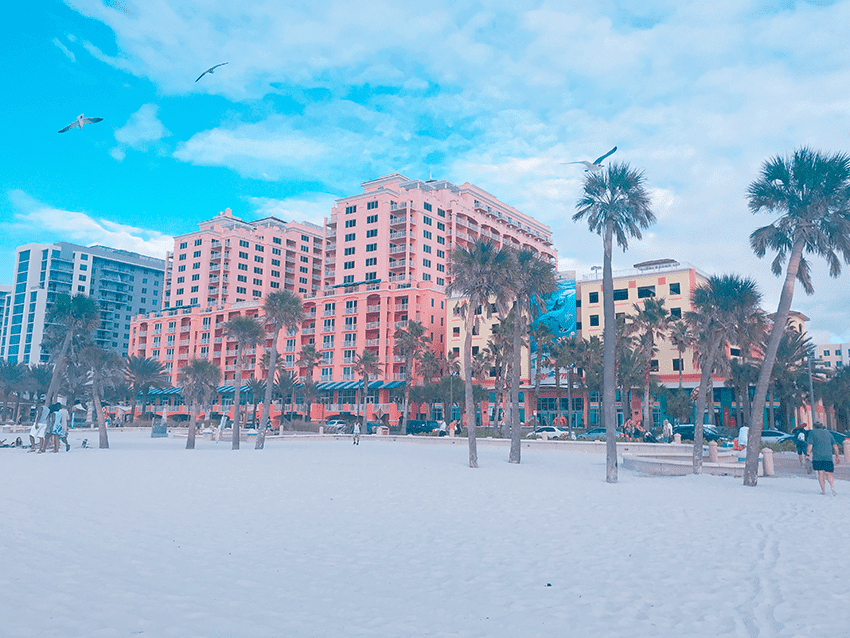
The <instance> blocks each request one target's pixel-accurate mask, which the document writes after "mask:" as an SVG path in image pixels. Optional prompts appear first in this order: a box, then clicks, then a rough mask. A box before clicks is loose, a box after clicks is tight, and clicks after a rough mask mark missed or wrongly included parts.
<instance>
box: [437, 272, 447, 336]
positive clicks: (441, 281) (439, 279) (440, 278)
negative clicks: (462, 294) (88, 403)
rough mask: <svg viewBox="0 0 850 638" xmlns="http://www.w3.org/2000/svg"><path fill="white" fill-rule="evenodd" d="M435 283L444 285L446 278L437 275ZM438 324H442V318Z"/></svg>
mask: <svg viewBox="0 0 850 638" xmlns="http://www.w3.org/2000/svg"><path fill="white" fill-rule="evenodd" d="M437 285H438V286H445V285H446V280H445V279H443V278H442V277H437ZM440 325H441V326H442V325H443V320H442V319H440ZM442 338H443V337H442V336H441V337H440V339H442Z"/></svg>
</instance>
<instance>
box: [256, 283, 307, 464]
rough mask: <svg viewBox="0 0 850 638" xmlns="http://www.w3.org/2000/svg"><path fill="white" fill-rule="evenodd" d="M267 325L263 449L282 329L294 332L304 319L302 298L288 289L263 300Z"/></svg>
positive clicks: (260, 444) (259, 439)
mask: <svg viewBox="0 0 850 638" xmlns="http://www.w3.org/2000/svg"><path fill="white" fill-rule="evenodd" d="M263 313H264V314H265V321H266V327H269V326H271V329H272V333H273V334H272V342H271V349H270V356H269V374H268V378H267V381H268V383H266V396H265V397H264V399H263V423H262V425H261V426H260V429H259V431H258V432H257V443H256V445H255V448H256V449H258V450H262V449H263V446H264V445H265V442H266V427H267V426H268V424H269V422H270V417H271V414H270V413H269V411H270V410H271V405H272V389H273V386H274V376H275V369H276V367H277V341H278V338H279V337H280V331H281V330H283V329H284V328H287V329H288V330H290V331H292V332H294V331H295V330H296V329H297V328H298V325H299V324H300V323H301V322H302V321H304V306H303V305H302V304H301V299H300V298H298V297H297V296H295V295H294V294H293V293H291V292H289V291H288V290H281V291H279V292H273V293H271V294H270V295H269V296H267V297H266V300H265V301H264V302H263Z"/></svg>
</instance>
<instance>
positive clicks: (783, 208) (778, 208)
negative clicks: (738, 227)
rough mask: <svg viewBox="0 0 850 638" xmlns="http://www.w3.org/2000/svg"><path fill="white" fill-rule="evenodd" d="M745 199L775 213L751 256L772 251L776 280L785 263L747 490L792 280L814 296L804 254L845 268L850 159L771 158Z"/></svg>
mask: <svg viewBox="0 0 850 638" xmlns="http://www.w3.org/2000/svg"><path fill="white" fill-rule="evenodd" d="M747 196H748V200H749V202H748V203H749V208H750V211H751V212H752V213H759V212H761V211H768V212H771V213H774V214H776V213H779V214H780V217H779V219H777V220H776V221H775V222H774V223H772V224H770V225H768V226H764V227H762V228H759V229H757V230H755V231H753V233H752V234H751V235H750V245H751V246H752V248H753V251H754V252H755V253H756V255H757V256H759V257H764V256H765V254H766V253H767V251H768V250H770V251H775V252H776V257H775V258H774V259H773V263H772V264H771V270H772V271H773V274H774V275H777V276H779V275H780V274H781V273H782V265H783V264H784V263H785V260H786V259H787V260H788V268H787V270H786V271H785V282H784V284H783V286H782V294H781V295H780V297H779V307H778V308H777V311H776V315H775V317H774V321H773V329H772V330H771V332H770V339H769V340H768V343H767V349H766V350H765V353H764V359H763V363H762V368H761V372H760V373H759V379H758V383H757V384H756V392H755V397H754V399H753V408H752V415H751V417H750V433H749V439H748V440H749V442H750V444H749V445H747V462H746V467H745V469H744V485H748V486H751V487H752V486H755V485H756V484H757V483H758V473H757V469H758V453H759V447H760V443H761V431H762V427H763V423H764V404H765V399H766V397H767V387H768V384H769V383H770V375H771V373H772V371H773V362H774V360H775V359H776V351H777V349H778V348H779V342H780V340H781V339H782V334H783V332H784V331H785V323H786V322H787V320H788V313H789V312H790V310H791V302H792V300H793V298H794V282H795V280H799V281H800V283H801V284H802V285H803V289H804V290H805V291H806V294H809V295H811V294H813V293H814V288H813V286H812V281H811V275H810V270H809V263H808V261H807V260H806V259H805V257H804V256H803V254H804V253H809V254H813V255H819V256H821V257H824V258H825V259H826V260H827V262H828V263H829V274H830V275H832V276H833V277H837V276H838V275H839V274H841V261H840V259H839V258H838V254H837V253H841V255H842V256H843V258H844V261H845V262H846V263H850V207H848V201H850V156H847V155H846V154H844V153H840V154H835V155H829V156H827V155H824V154H822V153H820V152H819V151H813V150H811V149H809V148H805V147H804V148H801V149H798V150H796V151H794V154H793V155H792V156H791V157H781V156H776V157H774V158H771V159H769V160H767V161H766V162H765V163H764V166H763V167H762V171H761V174H760V176H759V179H757V180H756V181H755V182H753V183H752V184H750V187H749V188H748V189H747Z"/></svg>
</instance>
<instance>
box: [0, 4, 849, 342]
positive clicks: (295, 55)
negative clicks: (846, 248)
mask: <svg viewBox="0 0 850 638" xmlns="http://www.w3.org/2000/svg"><path fill="white" fill-rule="evenodd" d="M33 4H34V5H35V6H34V7H32V8H30V7H26V6H21V5H20V4H19V5H16V6H15V8H11V9H7V20H6V21H5V22H6V23H5V25H4V27H3V39H4V45H5V46H4V49H3V51H4V52H3V60H2V61H3V66H4V68H6V69H11V70H12V71H11V73H7V74H5V78H6V82H7V85H8V86H7V91H6V95H5V96H4V100H3V101H2V103H0V113H2V115H3V121H4V122H5V123H6V126H5V127H4V131H3V136H4V144H3V149H4V151H5V152H4V153H2V154H0V162H2V165H0V282H2V283H11V273H12V259H13V254H14V248H15V246H17V245H20V244H22V243H26V242H29V241H58V240H63V239H64V240H68V241H75V242H78V243H83V244H90V243H105V244H108V245H113V246H118V247H122V248H127V249H130V250H138V251H140V252H145V253H147V254H154V255H156V254H158V253H161V252H162V251H164V250H165V249H166V248H169V247H170V246H171V236H173V235H175V234H179V233H184V232H189V231H191V230H194V229H195V228H196V224H197V222H198V221H201V220H203V219H206V218H209V217H210V216H212V215H214V214H216V213H217V212H218V211H220V210H223V209H224V208H227V207H230V208H232V209H233V211H234V213H235V214H237V215H239V216H241V217H243V218H246V219H255V218H258V217H260V216H265V215H268V214H274V215H277V216H279V217H282V218H284V219H290V218H294V219H297V220H302V219H307V220H312V221H316V222H318V223H321V220H322V218H323V217H325V216H326V215H327V214H328V213H329V211H330V207H331V203H332V202H333V200H334V199H335V198H336V197H340V196H343V195H346V194H350V193H354V192H358V190H359V184H360V183H361V182H363V181H366V180H368V179H372V178H374V177H377V176H379V175H383V174H386V173H390V172H393V171H399V172H402V173H404V174H406V175H408V176H409V177H418V178H426V179H427V178H428V176H429V175H433V177H434V178H443V179H449V180H451V181H454V182H456V183H463V182H465V181H470V182H472V183H474V184H476V185H478V186H481V187H482V188H485V189H487V190H488V191H490V192H491V193H493V194H494V195H496V196H497V197H499V198H500V199H502V200H503V201H505V202H507V203H509V204H511V205H513V206H516V207H517V208H519V209H520V210H522V211H524V212H527V213H529V214H531V215H533V216H534V217H536V218H537V219H539V220H541V221H543V222H545V223H547V224H549V225H550V226H552V228H553V231H554V235H555V241H556V245H557V248H558V252H559V255H560V256H561V266H562V267H563V268H575V269H577V270H578V272H579V276H581V273H583V272H590V270H589V269H590V267H591V266H593V265H597V264H599V263H600V262H601V253H602V247H601V242H600V241H599V239H598V238H597V237H595V236H591V235H589V234H588V231H587V229H586V226H584V225H581V224H576V223H573V222H572V221H570V219H569V216H570V215H571V214H572V212H573V210H574V205H575V201H576V199H577V197H578V194H579V191H580V189H581V183H582V178H583V174H582V172H581V168H580V167H579V166H576V165H564V164H562V163H561V162H566V161H570V160H577V159H593V158H595V157H596V156H598V155H600V154H602V153H603V152H605V151H607V150H608V149H609V148H611V147H612V146H614V145H615V144H616V145H617V146H619V150H618V151H617V154H616V155H615V156H614V157H613V158H612V159H617V160H621V161H628V162H630V163H632V165H634V166H637V167H641V168H643V169H645V171H646V176H647V182H648V184H649V186H650V187H651V188H652V193H653V201H654V208H655V212H656V214H657V216H658V220H659V221H658V223H657V224H656V225H655V226H654V227H653V228H651V229H650V231H649V232H648V233H646V235H645V236H644V239H643V241H639V242H633V244H632V246H631V247H630V249H629V251H628V252H627V253H625V254H623V253H620V252H618V253H617V254H616V255H615V267H620V268H627V267H630V266H631V265H632V264H633V263H637V262H639V261H644V260H647V259H657V258H665V257H670V258H674V259H678V260H680V261H687V262H690V263H693V264H694V265H696V266H697V267H699V268H700V269H702V270H703V271H706V272H709V273H723V272H737V273H742V274H747V275H751V276H753V277H754V278H756V280H757V281H758V282H759V283H760V285H761V288H762V291H763V292H764V295H765V305H766V307H767V308H769V309H770V308H773V307H775V304H776V300H777V299H778V295H779V288H780V281H779V280H778V279H776V278H774V277H773V276H772V275H771V274H770V268H769V260H768V259H764V260H759V259H757V258H756V257H755V256H753V254H752V251H751V250H750V248H749V243H748V236H749V234H750V232H752V230H753V229H755V228H756V227H758V226H761V225H764V224H767V223H769V222H770V221H772V220H771V219H770V217H769V216H767V215H760V216H753V215H751V214H750V213H749V212H748V210H747V208H746V201H745V198H744V193H745V190H746V187H747V185H748V184H749V183H750V182H751V181H753V180H754V179H755V178H756V176H757V172H758V170H759V167H760V166H761V164H762V162H763V161H764V160H765V159H767V158H768V157H770V156H771V155H775V154H782V153H788V152H790V151H792V150H793V149H794V148H797V147H799V146H801V145H804V144H807V145H811V146H813V147H816V148H819V149H822V150H824V151H827V152H835V151H850V92H848V86H850V64H849V62H850V48H849V47H848V46H847V42H850V2H834V3H833V2H747V1H746V0H736V1H735V2H731V1H726V0H720V1H718V2H712V3H705V2H695V3H682V2H672V1H669V2H667V1H660V2H652V1H641V2H628V1H626V2H613V1H610V2H595V3H586V2H563V1H561V2H522V1H515V0H513V1H510V2H507V1H501V0H493V1H490V2H474V3H470V2H441V1H440V0H434V1H432V2H428V3H400V2H398V1H397V0H396V1H381V0H374V1H370V2H368V3H353V2H321V1H319V0H317V1H313V2H303V3H281V2H276V1H272V0H268V1H266V0H260V1H258V2H251V1H250V0H245V1H242V2H238V3H237V2H232V1H216V0H188V1H186V0H181V1H180V2H174V1H172V0H151V1H149V2H144V3H143V2H134V1H132V0H126V1H125V0H110V1H108V2H98V1H95V0H73V1H69V2H67V3H66V4H62V3H58V2H53V3H33ZM225 61H226V62H229V64H228V65H227V66H224V67H221V68H220V69H217V70H216V72H215V73H214V74H212V75H207V76H205V77H204V78H203V79H202V80H201V81H200V82H197V83H196V82H195V78H196V77H197V76H198V75H199V74H200V73H201V72H202V71H203V70H204V69H206V68H208V67H209V66H212V65H213V64H217V63H220V62H225ZM80 113H85V114H86V116H89V117H91V116H95V117H102V118H104V121H103V122H100V123H98V124H92V125H88V126H86V127H85V128H84V129H83V130H82V131H80V130H76V129H75V130H72V131H69V132H68V133H63V134H62V135H59V134H58V133H57V131H58V130H59V129H60V128H62V127H63V126H65V125H67V124H69V123H71V122H72V121H73V120H74V119H75V118H76V116H77V115H79V114H80ZM848 277H850V275H849V274H848V273H846V272H845V274H843V275H842V277H841V278H840V279H837V280H833V279H830V278H829V277H828V276H827V274H826V268H825V266H824V265H823V264H822V263H821V262H815V287H816V294H815V295H814V296H813V297H806V296H805V294H804V293H803V292H802V290H800V289H799V287H798V289H797V293H796V295H795V302H794V307H795V308H796V309H798V310H800V311H802V312H804V313H806V314H807V315H808V316H809V317H810V318H811V319H812V321H811V323H810V325H809V329H810V333H811V334H812V336H813V338H814V339H815V340H816V341H850V323H848V313H847V307H848V302H850V292H848V289H850V287H848Z"/></svg>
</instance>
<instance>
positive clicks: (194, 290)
mask: <svg viewBox="0 0 850 638" xmlns="http://www.w3.org/2000/svg"><path fill="white" fill-rule="evenodd" d="M189 292H198V287H197V286H192V288H191V289H190V290H189Z"/></svg>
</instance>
